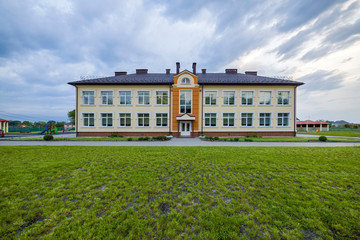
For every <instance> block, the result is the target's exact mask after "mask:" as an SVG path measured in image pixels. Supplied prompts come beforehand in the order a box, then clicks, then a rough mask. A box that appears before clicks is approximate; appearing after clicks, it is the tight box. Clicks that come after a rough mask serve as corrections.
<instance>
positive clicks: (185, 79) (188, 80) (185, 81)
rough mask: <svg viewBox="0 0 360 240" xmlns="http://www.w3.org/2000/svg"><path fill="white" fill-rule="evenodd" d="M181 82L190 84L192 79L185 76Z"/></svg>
mask: <svg viewBox="0 0 360 240" xmlns="http://www.w3.org/2000/svg"><path fill="white" fill-rule="evenodd" d="M181 84H190V79H189V78H187V77H186V78H183V79H181Z"/></svg>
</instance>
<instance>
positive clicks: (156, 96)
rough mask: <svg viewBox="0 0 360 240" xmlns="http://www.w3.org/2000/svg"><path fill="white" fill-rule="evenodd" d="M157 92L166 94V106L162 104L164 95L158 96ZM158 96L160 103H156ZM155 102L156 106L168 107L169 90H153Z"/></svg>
mask: <svg viewBox="0 0 360 240" xmlns="http://www.w3.org/2000/svg"><path fill="white" fill-rule="evenodd" d="M158 92H166V94H167V97H166V100H167V103H166V104H164V103H163V101H164V95H158ZM158 96H161V103H158V101H157V100H158ZM155 101H156V105H160V106H168V105H169V90H155Z"/></svg>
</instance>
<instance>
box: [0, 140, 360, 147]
mask: <svg viewBox="0 0 360 240" xmlns="http://www.w3.org/2000/svg"><path fill="white" fill-rule="evenodd" d="M0 146H119V147H120V146H152V147H160V146H171V147H177V146H190V147H197V146H208V147H352V146H360V142H357V143H349V142H210V141H202V140H200V139H199V138H173V139H172V140H170V141H164V142H161V141H159V142H143V141H131V142H128V141H117V142H116V141H113V142H112V141H49V142H46V141H0Z"/></svg>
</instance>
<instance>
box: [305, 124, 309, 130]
mask: <svg viewBox="0 0 360 240" xmlns="http://www.w3.org/2000/svg"><path fill="white" fill-rule="evenodd" d="M305 128H306V132H308V131H309V125H308V124H306V125H305Z"/></svg>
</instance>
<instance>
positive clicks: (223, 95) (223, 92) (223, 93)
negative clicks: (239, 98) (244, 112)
mask: <svg viewBox="0 0 360 240" xmlns="http://www.w3.org/2000/svg"><path fill="white" fill-rule="evenodd" d="M225 92H233V93H234V104H230V100H229V99H230V98H229V97H226V98H227V99H228V101H229V103H225ZM222 97H223V105H224V106H235V105H236V91H235V90H223V91H222Z"/></svg>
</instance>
